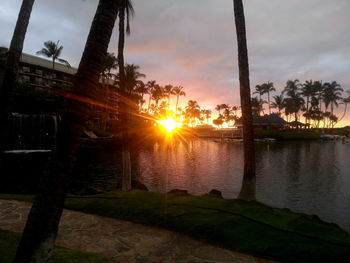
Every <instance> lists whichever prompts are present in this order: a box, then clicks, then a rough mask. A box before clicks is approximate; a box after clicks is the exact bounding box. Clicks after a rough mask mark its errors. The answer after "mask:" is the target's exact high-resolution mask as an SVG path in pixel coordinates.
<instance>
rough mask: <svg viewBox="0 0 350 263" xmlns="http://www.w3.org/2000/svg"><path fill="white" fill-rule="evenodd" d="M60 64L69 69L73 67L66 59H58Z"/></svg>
mask: <svg viewBox="0 0 350 263" xmlns="http://www.w3.org/2000/svg"><path fill="white" fill-rule="evenodd" d="M57 60H58V61H59V62H61V63H63V64H65V65H66V66H67V67H68V68H71V65H70V64H69V62H68V61H67V60H65V59H61V58H58V59H57Z"/></svg>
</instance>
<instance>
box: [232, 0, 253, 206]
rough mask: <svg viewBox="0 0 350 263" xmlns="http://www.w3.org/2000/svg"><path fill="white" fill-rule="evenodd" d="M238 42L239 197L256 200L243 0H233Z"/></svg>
mask: <svg viewBox="0 0 350 263" xmlns="http://www.w3.org/2000/svg"><path fill="white" fill-rule="evenodd" d="M233 3H234V15H235V24H236V34H237V44H238V68H239V84H240V96H241V105H242V123H243V149H244V172H243V183H242V188H241V192H240V194H239V198H242V199H245V200H255V181H256V175H255V149H254V131H253V116H252V107H251V101H250V83H249V62H248V50H247V38H246V29H245V18H244V8H243V3H242V0H233Z"/></svg>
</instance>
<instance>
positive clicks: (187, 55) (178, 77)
mask: <svg viewBox="0 0 350 263" xmlns="http://www.w3.org/2000/svg"><path fill="white" fill-rule="evenodd" d="M21 2H22V1H21V0H0V3H1V4H0V25H1V27H0V46H8V45H9V42H10V39H11V36H12V33H13V28H14V25H15V22H16V19H17V14H18V11H19V8H20V5H21ZM97 2H98V1H97V0H86V1H83V0H60V1H57V0H36V1H35V5H34V8H33V12H32V16H31V21H30V25H29V29H28V32H27V37H26V41H25V45H24V52H26V53H29V54H34V53H35V52H36V51H37V50H39V49H40V48H41V47H42V45H43V42H44V41H47V40H53V41H56V40H60V41H61V43H62V44H63V46H64V50H63V53H62V58H64V59H67V60H68V61H70V62H71V64H72V65H73V66H78V64H79V60H80V57H81V54H82V51H83V48H84V45H85V41H86V37H87V34H88V31H89V26H90V24H91V21H92V18H93V15H94V12H95V10H96V7H97ZM133 3H134V8H135V11H136V15H135V17H134V18H133V20H132V22H131V30H132V33H131V36H130V37H129V38H128V39H127V41H126V50H125V57H126V62H127V63H134V64H137V65H140V66H141V70H142V72H144V73H145V74H146V75H147V80H151V79H154V80H157V82H159V83H160V84H167V83H171V84H173V85H182V86H184V87H185V91H186V93H187V98H186V99H182V100H183V101H184V102H185V100H188V99H194V100H197V101H198V102H199V104H200V106H201V107H202V108H214V107H215V105H216V104H221V103H229V104H238V103H239V94H238V69H237V60H236V57H237V53H236V50H237V45H236V38H235V29H234V22H233V7H232V0H152V1H150V0H147V1H146V0H133ZM244 4H245V12H246V22H247V37H248V48H249V60H250V69H251V86H252V88H254V87H255V85H256V84H258V83H262V82H266V81H272V82H274V84H275V86H276V88H277V90H278V93H279V92H280V91H281V90H282V88H283V87H284V85H285V82H286V81H287V80H288V79H299V80H301V81H305V80H308V79H313V80H323V81H333V80H336V81H337V82H338V83H340V84H341V86H342V87H343V89H344V90H348V89H350V74H349V72H350V33H349V28H350V16H349V12H350V1H349V0H334V1H329V0H307V1H305V0H293V1H281V0H268V1H267V0H246V1H244ZM116 50H117V34H116V30H115V34H114V36H113V39H112V42H111V43H110V52H115V53H116ZM342 109H343V108H342V105H341V106H340V109H339V112H338V115H341V111H342ZM345 124H347V125H350V113H348V115H347V118H346V121H345V122H342V123H341V125H345Z"/></svg>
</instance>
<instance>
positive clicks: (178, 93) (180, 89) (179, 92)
mask: <svg viewBox="0 0 350 263" xmlns="http://www.w3.org/2000/svg"><path fill="white" fill-rule="evenodd" d="M173 91H174V95H175V96H176V108H175V115H176V114H177V105H178V103H179V97H180V96H186V93H185V92H184V91H183V87H182V86H177V87H174V89H173Z"/></svg>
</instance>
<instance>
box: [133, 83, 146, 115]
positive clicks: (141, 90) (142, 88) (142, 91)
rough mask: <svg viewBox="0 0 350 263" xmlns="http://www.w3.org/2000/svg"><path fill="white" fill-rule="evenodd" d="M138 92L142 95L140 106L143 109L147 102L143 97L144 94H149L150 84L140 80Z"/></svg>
mask: <svg viewBox="0 0 350 263" xmlns="http://www.w3.org/2000/svg"><path fill="white" fill-rule="evenodd" d="M136 92H137V93H138V94H140V95H141V100H140V108H141V111H142V106H143V104H144V103H145V100H144V99H143V96H144V95H145V94H149V89H148V86H147V85H146V84H145V83H144V82H143V81H141V80H139V81H138V83H137V87H136Z"/></svg>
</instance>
